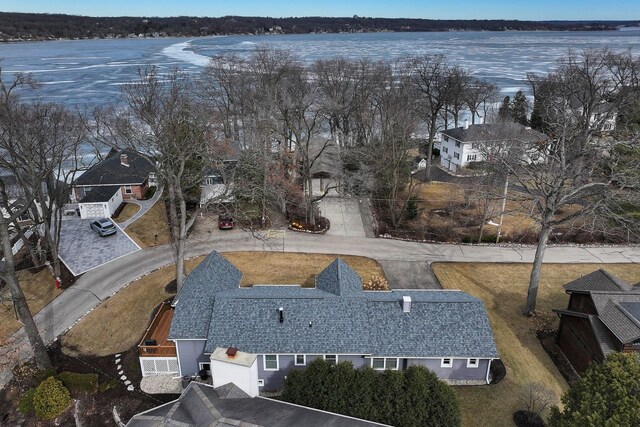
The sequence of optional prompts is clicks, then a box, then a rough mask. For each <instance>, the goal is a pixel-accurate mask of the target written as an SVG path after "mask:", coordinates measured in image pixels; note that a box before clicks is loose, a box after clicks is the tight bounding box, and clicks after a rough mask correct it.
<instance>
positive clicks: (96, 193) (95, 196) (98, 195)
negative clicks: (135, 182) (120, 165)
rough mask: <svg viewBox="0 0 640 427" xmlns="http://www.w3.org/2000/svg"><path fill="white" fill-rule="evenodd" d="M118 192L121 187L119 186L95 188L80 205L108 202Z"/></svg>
mask: <svg viewBox="0 0 640 427" xmlns="http://www.w3.org/2000/svg"><path fill="white" fill-rule="evenodd" d="M118 191H120V187H119V186H117V185H107V186H99V187H94V188H92V189H91V191H89V192H88V193H87V194H86V195H85V196H84V197H83V198H82V199H81V200H80V201H79V202H78V203H99V202H108V201H109V200H111V198H112V197H113V195H114V194H116V193H117V192H118Z"/></svg>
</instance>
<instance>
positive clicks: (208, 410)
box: [127, 382, 383, 427]
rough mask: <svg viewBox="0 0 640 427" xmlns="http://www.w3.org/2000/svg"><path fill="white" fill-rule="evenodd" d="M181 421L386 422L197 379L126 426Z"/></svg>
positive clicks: (342, 425)
mask: <svg viewBox="0 0 640 427" xmlns="http://www.w3.org/2000/svg"><path fill="white" fill-rule="evenodd" d="M178 425H179V426H185V427H186V426H210V427H223V426H225V427H226V426H245V427H258V426H265V427H271V426H278V427H279V426H291V427H307V426H312V425H322V426H327V427H348V426H354V427H373V426H381V425H383V424H378V423H375V422H372V421H366V420H361V419H357V418H351V417H347V416H344V415H340V414H334V413H331V412H325V411H320V410H317V409H313V408H307V407H304V406H300V405H293V404H290V403H287V402H283V401H279V400H273V399H268V398H264V397H254V398H251V397H249V396H248V395H246V394H245V393H244V392H243V391H242V390H240V389H239V388H238V387H237V386H236V385H235V384H233V383H229V384H226V385H223V386H221V387H218V388H215V389H214V388H213V387H212V386H210V385H206V384H201V383H197V382H191V383H189V385H188V386H187V388H186V389H184V391H183V392H182V394H181V395H180V397H179V398H178V399H177V400H174V401H173V402H169V403H165V404H164V405H160V406H157V407H155V408H153V409H151V410H149V411H145V412H142V413H140V414H138V415H135V416H134V417H133V418H132V419H131V420H130V421H129V422H128V423H127V427H150V426H158V427H159V426H178Z"/></svg>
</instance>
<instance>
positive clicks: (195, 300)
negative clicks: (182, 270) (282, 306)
mask: <svg viewBox="0 0 640 427" xmlns="http://www.w3.org/2000/svg"><path fill="white" fill-rule="evenodd" d="M241 280H242V272H240V270H238V269H237V268H236V267H235V266H234V265H233V264H231V263H230V262H229V261H227V260H226V259H225V258H224V257H223V256H222V255H220V254H219V253H218V252H216V251H213V252H211V253H210V254H209V255H208V256H207V257H206V258H205V259H204V260H203V261H202V262H201V263H200V264H199V265H198V266H197V267H196V268H194V269H193V271H192V272H191V273H190V274H189V276H187V278H186V279H185V281H184V283H183V285H182V288H181V289H180V292H179V293H178V295H176V298H175V299H174V302H173V306H174V307H176V310H175V312H174V314H173V321H172V322H171V329H170V330H169V338H170V339H180V338H191V339H193V338H199V339H205V338H207V332H208V329H209V319H210V318H211V310H212V308H213V303H214V301H215V296H216V293H218V292H220V291H224V290H228V289H236V288H238V286H239V285H240V281H241Z"/></svg>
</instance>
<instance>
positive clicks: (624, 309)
mask: <svg viewBox="0 0 640 427" xmlns="http://www.w3.org/2000/svg"><path fill="white" fill-rule="evenodd" d="M612 302H613V304H614V305H615V306H616V307H617V308H618V310H620V311H621V312H622V314H624V315H625V316H626V317H627V318H628V319H629V320H631V322H632V323H633V324H634V325H636V326H637V327H638V328H639V329H640V321H638V319H636V318H635V316H634V315H633V314H631V313H629V311H628V310H627V309H626V308H624V306H623V305H622V304H621V303H623V302H625V301H620V302H618V301H612ZM639 335H640V334H639Z"/></svg>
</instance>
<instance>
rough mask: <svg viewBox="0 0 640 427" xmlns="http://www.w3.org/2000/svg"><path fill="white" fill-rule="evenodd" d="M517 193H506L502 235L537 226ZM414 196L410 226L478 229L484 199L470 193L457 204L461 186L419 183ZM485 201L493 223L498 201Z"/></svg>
mask: <svg viewBox="0 0 640 427" xmlns="http://www.w3.org/2000/svg"><path fill="white" fill-rule="evenodd" d="M518 196H519V195H518V193H517V192H515V191H514V190H512V191H510V193H509V200H507V203H506V206H505V211H506V214H505V215H504V218H503V222H502V233H501V234H502V235H503V236H505V237H509V236H513V235H519V234H524V233H526V232H528V231H534V232H535V230H536V228H537V225H536V223H535V221H533V220H532V219H531V217H530V216H529V214H528V213H529V211H530V208H531V205H530V203H529V202H523V203H521V202H518V201H516V200H515V199H516V198H517V197H518ZM417 197H418V199H419V200H421V201H420V202H419V203H418V207H419V210H420V214H419V216H418V218H416V219H415V220H413V221H412V223H413V225H414V226H416V225H417V226H418V227H419V228H425V227H432V228H442V227H453V228H455V229H456V230H457V231H459V232H461V233H462V234H466V235H477V233H478V230H479V227H478V225H477V223H478V221H479V220H480V218H481V216H482V211H483V209H484V203H485V201H484V200H478V199H477V198H475V199H474V196H473V194H471V192H470V193H469V200H468V201H469V202H470V206H469V207H466V208H464V207H461V206H462V205H463V204H465V192H464V188H463V187H462V186H461V185H459V184H455V183H448V182H429V183H421V184H419V188H418V195H417ZM488 203H489V212H490V213H491V212H496V213H497V214H496V215H494V216H492V217H491V218H489V220H490V221H493V222H494V223H496V224H497V223H499V221H500V215H499V212H500V211H501V209H502V200H494V201H489V202H488ZM438 209H442V210H447V211H450V212H451V211H453V213H455V217H454V216H452V215H447V214H442V215H438V214H435V213H434V212H433V211H434V210H438ZM578 209H580V206H577V205H571V206H567V207H566V208H565V209H564V210H563V212H562V214H561V215H559V217H564V216H568V215H569V214H571V213H573V212H575V211H576V210H578ZM465 221H469V222H472V223H473V224H474V225H472V226H465V224H464V222H465ZM409 224H411V223H409ZM496 232H497V227H496V226H492V225H487V226H486V227H485V229H484V234H485V235H494V236H495V234H496Z"/></svg>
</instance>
